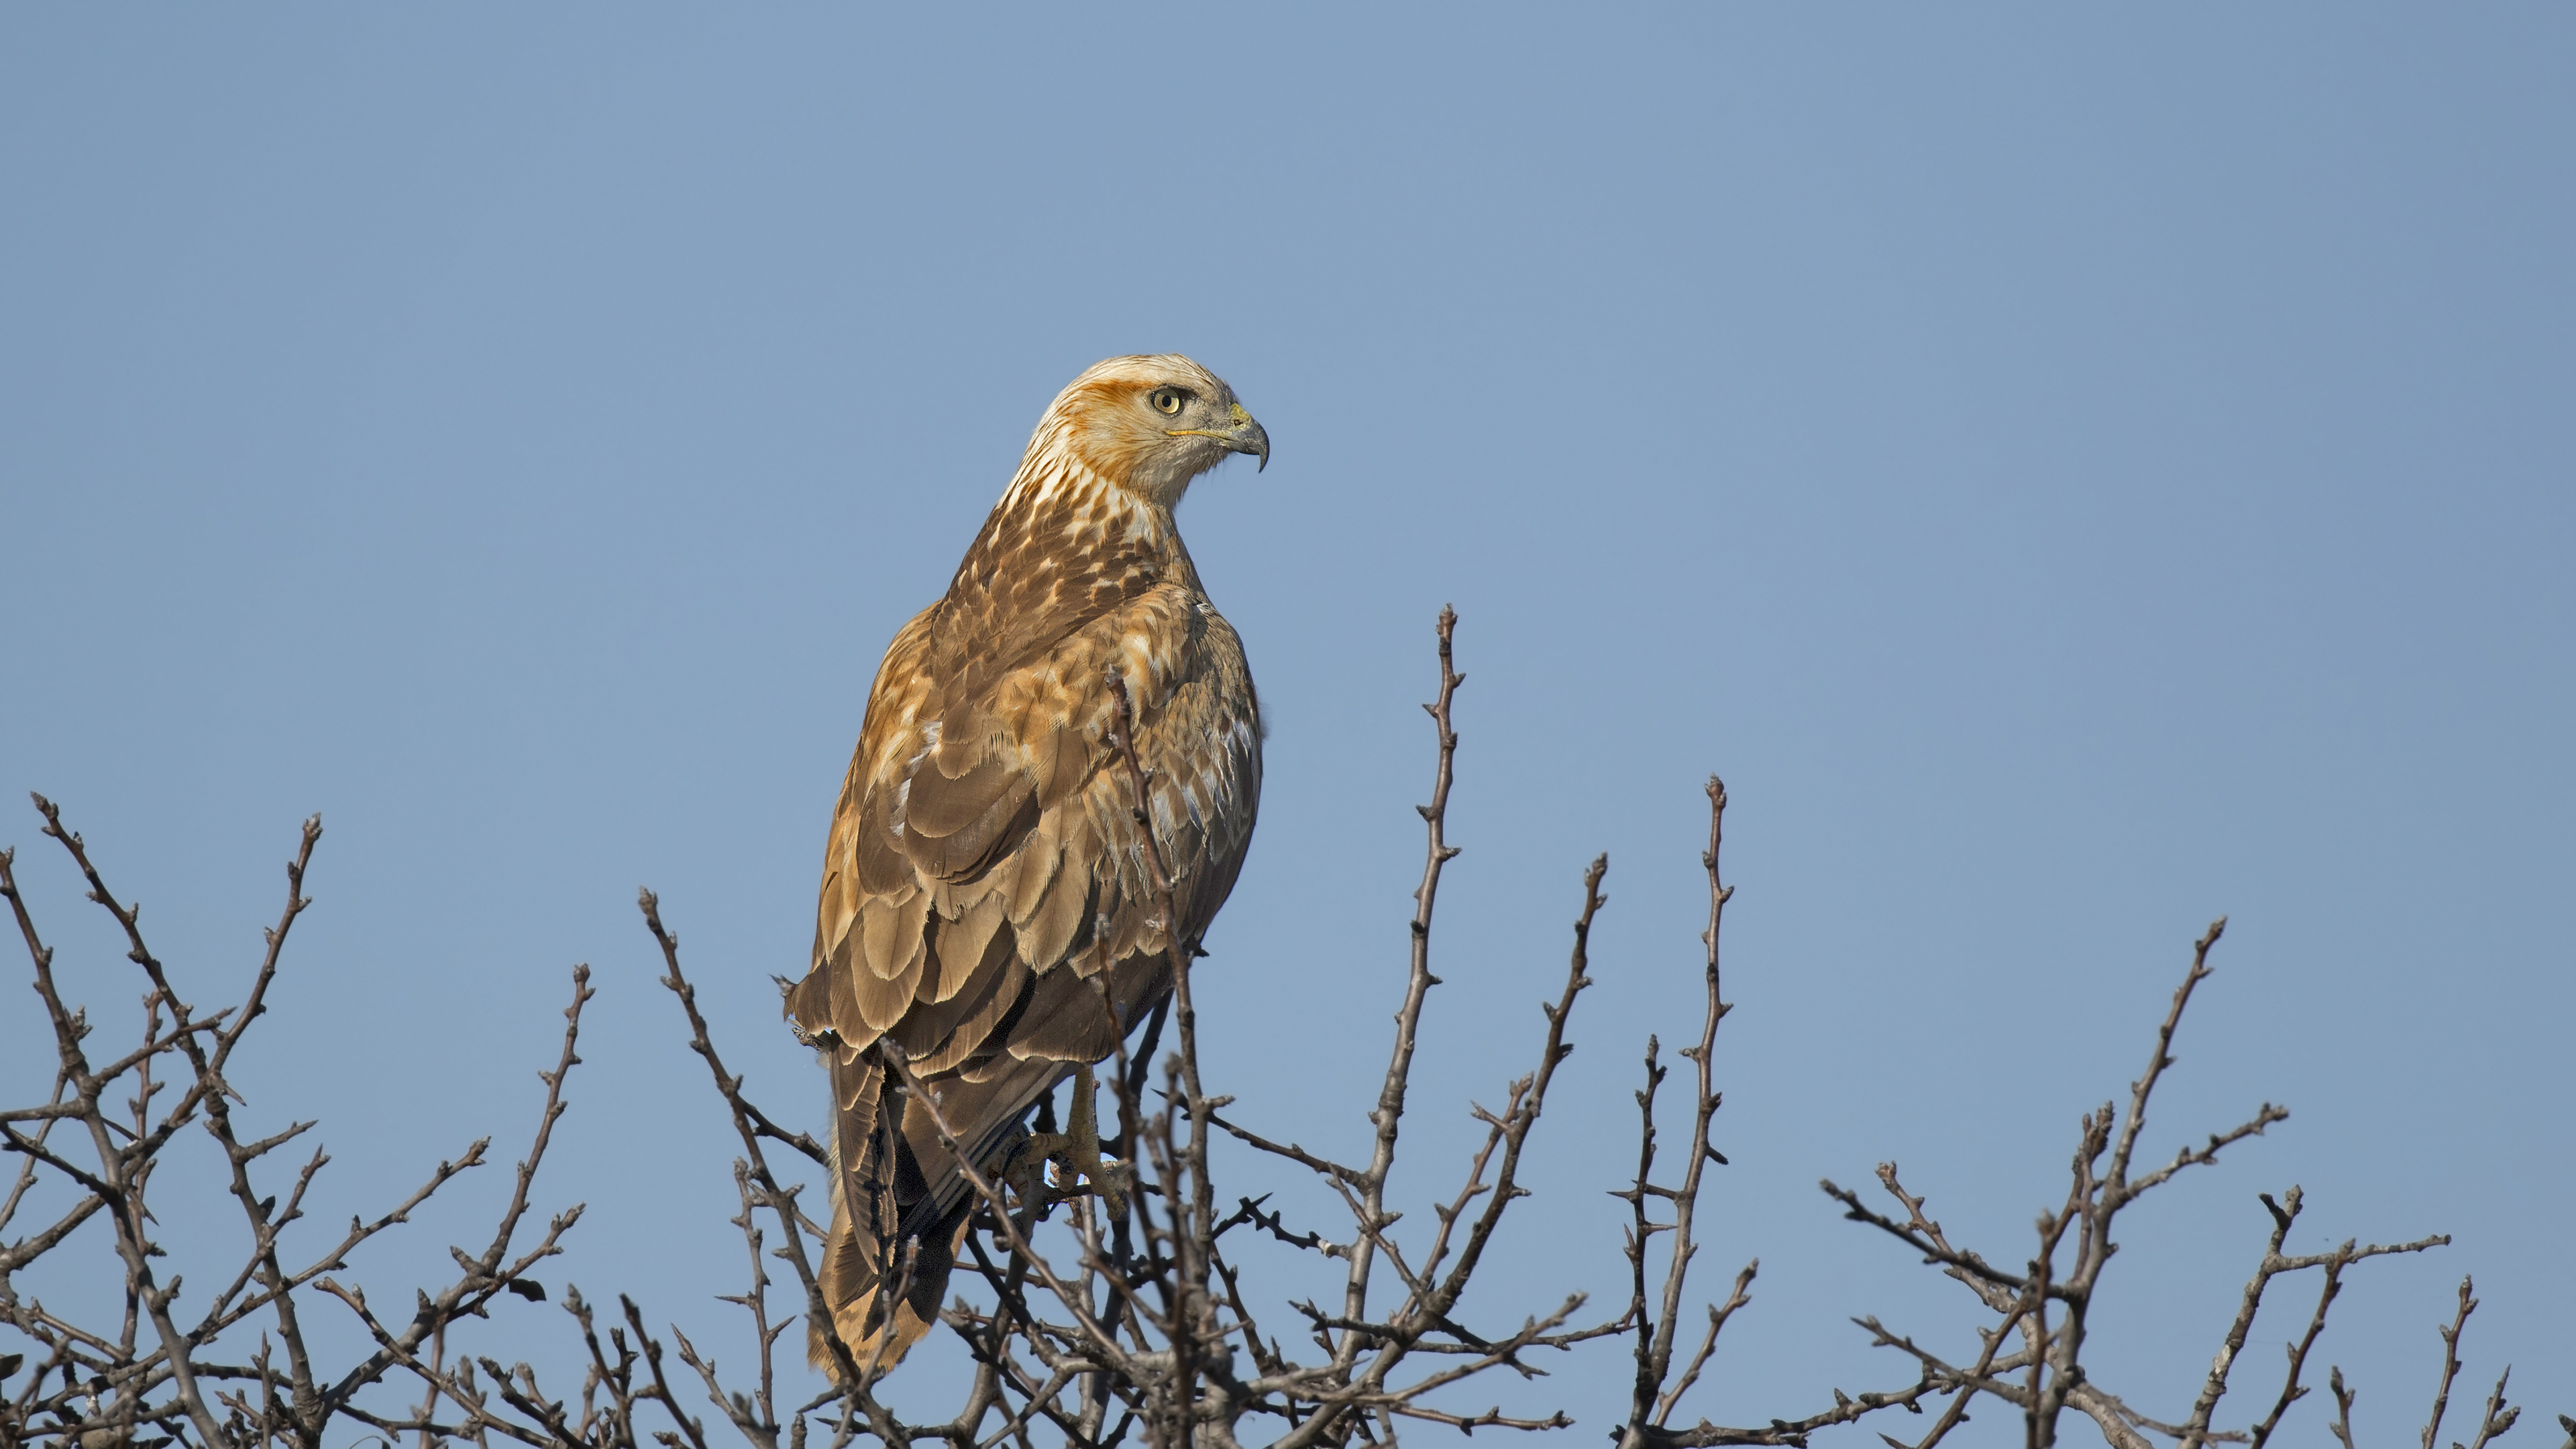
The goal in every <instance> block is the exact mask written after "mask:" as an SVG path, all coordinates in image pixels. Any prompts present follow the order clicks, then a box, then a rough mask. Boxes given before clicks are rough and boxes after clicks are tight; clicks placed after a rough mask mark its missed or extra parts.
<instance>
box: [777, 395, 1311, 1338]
mask: <svg viewBox="0 0 2576 1449" xmlns="http://www.w3.org/2000/svg"><path fill="white" fill-rule="evenodd" d="M1233 453H1249V454H1252V455H1254V456H1255V457H1257V458H1259V459H1260V460H1261V466H1263V467H1267V466H1268V465H1269V462H1270V439H1269V436H1268V435H1267V434H1265V433H1264V432H1263V431H1262V428H1261V424H1259V423H1257V422H1255V421H1253V419H1252V415H1251V414H1250V413H1247V412H1245V411H1244V409H1243V405H1242V404H1241V403H1238V402H1236V401H1235V397H1234V390H1233V389H1232V388H1229V387H1227V386H1226V384H1225V382H1224V380H1223V379H1221V378H1219V377H1217V376H1216V375H1215V374H1213V373H1211V372H1209V371H1208V370H1207V369H1205V368H1203V367H1201V366H1199V365H1198V364H1197V363H1195V362H1193V361H1191V360H1190V359H1188V358H1186V357H1182V356H1178V355H1166V356H1159V357H1113V358H1111V359H1109V360H1108V361H1106V362H1102V363H1099V364H1098V365H1096V366H1094V367H1092V368H1091V369H1089V370H1088V371H1086V372H1084V373H1083V374H1082V375H1081V376H1080V377H1077V378H1075V379H1074V380H1073V382H1072V384H1071V385H1069V386H1067V387H1066V388H1065V390H1064V391H1063V392H1062V393H1060V394H1058V395H1057V397H1056V399H1055V401H1054V402H1053V403H1052V404H1050V405H1049V406H1048V408H1047V410H1046V413H1045V415H1044V416H1043V417H1041V418H1040V419H1039V420H1038V426H1037V431H1036V433H1035V434H1033V435H1032V436H1031V437H1030V439H1029V446H1028V451H1027V453H1026V454H1025V455H1024V456H1023V457H1022V458H1021V460H1020V468H1019V471H1018V472H1017V473H1016V474H1014V475H1013V476H1012V478H1011V483H1010V487H1009V488H1008V489H1006V490H1004V492H1003V494H1002V500H1001V502H999V503H997V504H995V505H994V507H993V512H992V515H991V516H990V517H988V518H986V519H985V520H984V528H983V531H982V532H981V533H979V534H977V535H976V536H975V542H974V544H973V546H972V547H970V548H968V549H967V550H966V558H965V561H964V562H962V563H960V564H959V565H958V566H957V573H956V576H955V577H954V578H952V579H950V580H949V584H948V592H947V594H946V595H945V596H944V597H942V598H941V599H940V600H939V602H937V603H935V604H933V605H931V606H930V607H929V608H927V609H924V610H922V611H921V612H920V613H919V614H916V615H914V616H913V619H912V622H911V623H909V624H906V625H905V626H904V627H903V629H902V630H901V632H899V633H897V634H896V635H895V637H894V642H893V644H891V645H890V646H888V647H887V649H886V654H885V662H884V663H883V664H881V665H880V666H878V669H877V677H876V684H875V686H874V687H873V688H872V689H871V690H870V691H869V693H868V708H867V717H866V720H865V722H864V723H863V724H862V725H861V726H860V729H859V743H858V749H857V751H856V752H855V753H854V754H853V755H852V756H851V759H850V770H849V775H848V777H847V778H846V779H845V780H844V781H843V783H842V786H841V800H840V805H839V808H838V809H837V810H836V811H835V812H834V813H833V817H832V832H831V838H830V842H829V845H828V846H827V848H826V850H825V852H824V858H823V889H822V900H821V904H820V905H819V907H818V908H817V911H816V919H815V926H814V957H813V965H812V966H811V968H810V969H809V970H808V971H807V973H806V975H805V978H804V979H803V980H802V981H800V982H797V983H795V984H794V985H792V986H790V987H789V988H788V992H787V1014H788V1016H789V1017H791V1018H792V1019H793V1020H794V1021H795V1023H796V1024H797V1026H798V1027H799V1029H800V1030H801V1031H802V1032H803V1033H804V1034H805V1035H806V1036H808V1037H809V1038H811V1039H812V1040H813V1041H814V1042H815V1043H816V1044H817V1046H818V1047H819V1048H820V1049H821V1053H822V1057H823V1060H824V1063H825V1066H826V1067H827V1069H828V1070H829V1072H830V1074H831V1084H832V1103H833V1108H834V1128H833V1157H834V1162H835V1169H836V1170H835V1172H834V1174H833V1176H834V1182H833V1192H832V1227H831V1233H830V1237H829V1239H828V1240H827V1242H826V1243H825V1246H824V1258H823V1296H824V1300H825V1302H826V1304H827V1306H828V1307H829V1308H830V1310H831V1313H832V1322H833V1325H834V1327H836V1328H837V1329H838V1330H839V1333H840V1337H841V1340H842V1342H843V1343H845V1344H847V1345H848V1346H849V1347H850V1348H851V1349H852V1350H853V1351H854V1352H855V1353H856V1354H857V1356H858V1358H859V1360H860V1361H861V1362H862V1363H865V1362H867V1361H869V1359H870V1357H871V1355H874V1356H875V1358H876V1360H877V1361H878V1362H880V1363H882V1364H892V1363H893V1362H895V1361H896V1360H897V1359H899V1358H900V1357H902V1355H903V1353H904V1352H905V1351H906V1350H907V1349H909V1348H910V1347H911V1345H912V1344H913V1343H914V1342H916V1341H917V1340H919V1339H920V1338H921V1336H922V1335H923V1334H925V1333H927V1332H928V1331H929V1329H930V1325H931V1324H933V1323H935V1322H936V1321H937V1318H938V1311H939V1304H940V1301H941V1299H942V1297H943V1296H944V1294H945V1291H946V1285H947V1279H948V1272H949V1269H950V1268H951V1267H952V1266H953V1265H954V1263H955V1261H956V1253H957V1250H958V1248H959V1246H960V1245H961V1244H962V1243H963V1241H964V1237H965V1230H966V1220H967V1217H968V1215H969V1213H970V1212H971V1211H972V1210H973V1208H974V1206H975V1203H974V1195H973V1192H972V1189H971V1188H970V1187H969V1185H968V1184H967V1183H966V1181H965V1179H964V1176H963V1174H962V1172H961V1170H960V1165H959V1163H958V1161H957V1159H956V1157H955V1156H953V1155H952V1154H951V1153H950V1152H949V1151H948V1150H947V1149H945V1148H943V1147H942V1146H941V1145H940V1142H939V1134H938V1132H937V1130H936V1129H935V1128H934V1127H933V1125H932V1123H931V1121H930V1114H929V1113H928V1112H926V1111H922V1110H920V1109H919V1108H918V1107H917V1106H916V1107H915V1108H914V1110H912V1111H909V1112H907V1111H906V1110H905V1108H906V1106H907V1103H906V1101H905V1099H904V1097H903V1095H902V1094H901V1092H900V1090H899V1089H897V1088H895V1087H893V1086H892V1084H890V1082H889V1080H888V1075H889V1068H888V1067H887V1065H886V1063H885V1062H884V1061H883V1060H882V1059H881V1056H880V1054H879V1053H878V1052H877V1051H876V1050H874V1048H875V1047H876V1045H877V1043H878V1042H879V1041H880V1040H884V1041H892V1042H894V1043H896V1044H897V1045H899V1046H900V1047H901V1048H902V1049H903V1051H904V1052H905V1053H906V1054H907V1055H908V1056H909V1059H910V1061H911V1065H912V1068H913V1070H914V1071H915V1072H916V1073H917V1074H918V1075H919V1076H920V1077H921V1079H922V1080H923V1081H924V1083H925V1084H926V1085H927V1086H928V1087H929V1088H930V1090H931V1091H932V1092H933V1093H934V1094H935V1095H936V1098H937V1101H938V1104H939V1109H940V1113H941V1115H942V1116H944V1117H945V1118H946V1119H947V1121H948V1123H949V1125H950V1127H951V1128H952V1129H953V1130H954V1132H955V1135H956V1139H957V1141H958V1143H959V1144H960V1145H961V1146H962V1147H963V1148H964V1149H965V1150H966V1153H967V1154H968V1156H969V1158H970V1159H971V1160H973V1161H974V1162H975V1163H976V1164H977V1165H978V1167H979V1168H984V1167H994V1168H998V1167H1000V1166H1002V1165H1003V1164H1005V1163H1006V1162H1007V1161H1008V1160H1009V1158H1010V1157H1011V1155H1012V1154H1013V1153H1014V1152H1015V1151H1016V1149H1017V1148H1018V1146H1019V1144H1020V1141H1021V1140H1022V1138H1023V1137H1024V1136H1025V1132H1026V1129H1025V1128H1024V1127H1023V1126H1022V1121H1023V1119H1024V1118H1025V1117H1026V1116H1027V1115H1028V1113H1029V1111H1030V1110H1031V1108H1032V1107H1034V1106H1035V1105H1036V1103H1037V1102H1038V1100H1039V1099H1040V1098H1041V1097H1044V1096H1045V1095H1046V1094H1047V1093H1049V1092H1050V1091H1052V1090H1053V1089H1054V1087H1055V1085H1056V1084H1057V1083H1058V1082H1060V1081H1062V1080H1063V1079H1064V1078H1065V1077H1067V1076H1068V1075H1071V1074H1073V1073H1074V1072H1076V1071H1077V1070H1079V1069H1087V1068H1088V1067H1089V1066H1090V1065H1092V1064H1093V1063H1096V1062H1099V1061H1101V1060H1102V1059H1103V1058H1105V1057H1107V1056H1109V1055H1110V1054H1111V1053H1112V1052H1114V1051H1115V1050H1117V1046H1118V1042H1119V1040H1120V1038H1121V1037H1122V1036H1123V1035H1124V1034H1125V1033H1126V1032H1127V1031H1128V1030H1129V1028H1131V1027H1132V1026H1134V1025H1135V1024H1136V1023H1137V1022H1139V1021H1140V1020H1142V1019H1143V1018H1144V1017H1145V1016H1146V1015H1147V1014H1148V1013H1150V1012H1151V1011H1152V1010H1153V1009H1154V1008H1155V1007H1156V1006H1157V1005H1159V1004H1160V1003H1161V1002H1162V1001H1163V1000H1164V998H1165V997H1166V996H1167V995H1168V994H1169V992H1170V991H1171V964H1170V960H1169V952H1171V951H1172V950H1173V949H1175V948H1176V947H1177V946H1178V945H1180V944H1181V943H1185V942H1189V941H1192V940H1195V939H1196V938H1197V937H1198V936H1199V934H1200V933H1202V932H1203V931H1205V930H1206V928H1207V925H1208V922H1209V921H1210V920H1211V919H1212V918H1213V917H1214V916H1215V915H1216V911H1217V907H1218V906H1220V905H1222V904H1223V903H1224V901H1225V898H1226V893H1227V892H1228V891H1230V890H1231V889H1233V886H1234V879H1235V874H1236V872H1237V871H1238V870H1239V869H1240V868H1241V867H1242V864H1243V855H1244V850H1245V847H1246V846H1248V845H1249V844H1250V843H1251V838H1252V822H1253V815H1254V812H1255V809H1256V807H1257V806H1258V804H1259V801H1260V796H1261V734H1262V730H1261V709H1260V704H1259V702H1258V701H1257V699H1256V698H1255V697H1254V694H1253V689H1252V675H1251V672H1250V670H1249V669H1248V668H1247V667H1246V665H1245V663H1244V658H1243V643H1242V640H1241V639H1239V638H1238V637H1237V636H1236V634H1235V632H1234V628H1233V626H1232V625H1230V624H1228V623H1227V622H1226V621H1225V616H1224V615H1222V614H1219V613H1218V612H1217V611H1216V606H1215V605H1214V604H1212V603H1210V602H1209V601H1208V596H1207V591H1206V590H1205V589H1204V588H1203V587H1201V585H1200V583H1199V575H1198V570H1197V568H1196V567H1195V566H1193V565H1192V564H1191V562H1190V554H1189V550H1188V549H1187V548H1185V547H1183V546H1182V544H1181V535H1180V530H1179V529H1178V528H1177V527H1176V526H1175V525H1174V523H1173V521H1172V510H1173V508H1174V507H1175V506H1176V505H1178V504H1179V503H1180V501H1181V495H1182V494H1183V493H1184V492H1186V491H1187V490H1188V488H1189V485H1190V481H1191V480H1192V479H1194V478H1196V477H1197V476H1198V475H1199V474H1201V473H1204V472H1206V471H1207V470H1208V469H1210V468H1212V467H1214V466H1216V464H1217V463H1219V462H1220V461H1222V460H1223V459H1224V458H1225V457H1226V456H1227V455H1229V454H1233ZM1110 671H1115V672H1116V673H1117V674H1118V675H1119V676H1120V677H1121V678H1122V679H1123V680H1124V681H1125V684H1126V687H1127V689H1128V691H1129V693H1130V695H1131V697H1132V699H1133V707H1134V712H1135V725H1134V732H1135V748H1136V752H1137V757H1138V760H1139V762H1140V763H1141V764H1142V765H1143V767H1144V769H1145V772H1146V778H1147V781H1148V791H1147V793H1148V799H1149V801H1150V805H1151V810H1150V816H1151V820H1152V828H1153V830H1154V833H1155V837H1156V839H1157V840H1158V841H1159V842H1160V844H1161V847H1162V850H1163V858H1164V860H1165V862H1166V863H1167V864H1168V866H1169V869H1170V872H1171V875H1172V887H1173V895H1174V904H1175V907H1176V909H1177V911H1178V913H1179V915H1180V917H1181V919H1180V920H1179V921H1177V922H1167V921H1165V920H1163V919H1162V911H1161V901H1160V897H1159V895H1158V893H1157V892H1156V891H1155V889H1154V887H1153V885H1152V882H1151V870H1150V867H1149V866H1148V864H1147V862H1146V859H1145V855H1144V839H1143V836H1142V834H1141V832H1140V831H1139V829H1138V827H1137V824H1136V819H1135V811H1134V795H1133V793H1132V788H1133V787H1132V785H1131V782H1130V780H1129V778H1128V776H1127V775H1126V773H1125V768H1124V763H1123V760H1122V758H1121V757H1120V756H1119V755H1118V754H1117V753H1116V752H1115V751H1114V750H1113V748H1112V746H1111V744H1110V743H1109V735H1110V733H1111V731H1112V729H1113V728H1114V725H1115V708H1116V706H1115V704H1114V702H1113V698H1112V695H1111V693H1110V687H1109V684H1108V682H1107V675H1108V673H1109V672H1110ZM907 1243H911V1244H914V1245H915V1246H914V1247H913V1249H912V1252H913V1254H914V1257H913V1265H912V1269H911V1272H912V1277H911V1286H910V1289H909V1291H908V1292H904V1293H902V1296H901V1298H900V1301H889V1300H892V1299H894V1298H895V1295H896V1291H897V1289H898V1287H899V1285H900V1283H901V1279H900V1277H899V1272H900V1270H899V1267H898V1265H899V1264H900V1263H901V1261H902V1257H901V1255H902V1253H903V1251H904V1249H903V1245H905V1244H907ZM813 1357H814V1359H815V1362H816V1364H817V1366H818V1367H824V1368H827V1369H828V1368H829V1367H830V1355H829V1348H828V1345H827V1342H826V1340H824V1338H823V1337H822V1335H821V1333H820V1331H819V1326H818V1328H817V1331H816V1333H815V1334H814V1344H813Z"/></svg>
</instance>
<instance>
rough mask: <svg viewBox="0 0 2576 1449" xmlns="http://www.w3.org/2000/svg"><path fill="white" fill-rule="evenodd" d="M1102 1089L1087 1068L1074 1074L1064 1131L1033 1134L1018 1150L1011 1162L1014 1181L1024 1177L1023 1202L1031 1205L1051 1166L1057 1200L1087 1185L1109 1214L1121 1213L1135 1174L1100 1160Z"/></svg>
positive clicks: (1114, 1162)
mask: <svg viewBox="0 0 2576 1449" xmlns="http://www.w3.org/2000/svg"><path fill="white" fill-rule="evenodd" d="M1099 1095H1100V1084H1099V1082H1098V1081H1097V1080H1095V1079H1094V1078H1093V1076H1092V1074H1091V1068H1090V1067H1088V1066H1079V1067H1076V1068H1074V1069H1073V1108H1072V1112H1071V1120H1070V1121H1068V1122H1066V1123H1065V1127H1066V1128H1067V1130H1066V1131H1063V1132H1039V1133H1033V1134H1031V1136H1030V1137H1029V1140H1028V1142H1027V1143H1026V1144H1025V1145H1024V1146H1022V1147H1021V1148H1020V1152H1019V1157H1018V1159H1017V1160H1016V1161H1014V1162H1013V1163H1012V1165H1011V1166H1012V1173H1013V1176H1014V1177H1015V1178H1017V1177H1019V1175H1020V1174H1023V1173H1025V1174H1027V1176H1026V1178H1025V1179H1024V1182H1025V1186H1024V1187H1023V1189H1022V1191H1023V1195H1024V1198H1026V1199H1030V1200H1033V1199H1034V1198H1035V1196H1036V1189H1037V1187H1038V1186H1039V1179H1040V1177H1041V1175H1042V1174H1043V1173H1044V1171H1045V1168H1046V1164H1048V1163H1053V1164H1054V1165H1055V1183H1054V1192H1053V1194H1051V1195H1052V1196H1056V1197H1071V1196H1072V1195H1073V1185H1074V1181H1075V1179H1077V1178H1079V1179H1080V1180H1082V1181H1083V1182H1086V1183H1088V1184H1090V1186H1091V1191H1092V1193H1093V1195H1094V1196H1096V1197H1098V1198H1100V1199H1101V1200H1102V1201H1103V1202H1105V1203H1107V1204H1108V1206H1109V1210H1110V1212H1112V1213H1113V1214H1115V1213H1124V1212H1125V1211H1126V1208H1127V1188H1128V1184H1129V1182H1130V1181H1131V1180H1132V1179H1133V1178H1134V1176H1135V1169H1134V1168H1133V1167H1132V1166H1130V1165H1129V1164H1127V1163H1124V1162H1120V1161H1118V1160H1117V1159H1115V1158H1107V1157H1102V1156H1101V1155H1100V1113H1099V1108H1098V1106H1097V1102H1098V1098H1099Z"/></svg>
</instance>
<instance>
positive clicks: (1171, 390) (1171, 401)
mask: <svg viewBox="0 0 2576 1449" xmlns="http://www.w3.org/2000/svg"><path fill="white" fill-rule="evenodd" d="M1183 396H1184V394H1183V393H1182V392H1181V390H1180V389H1179V388H1176V387H1158V388H1156V389H1154V391H1153V393H1152V394H1151V395H1150V396H1149V398H1148V401H1150V402H1152V403H1153V404H1154V408H1155V410H1156V411H1158V412H1160V413H1162V414H1164V415H1165V416H1167V417H1168V416H1177V415H1178V414H1179V413H1180V410H1181V399H1182V397H1183Z"/></svg>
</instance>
